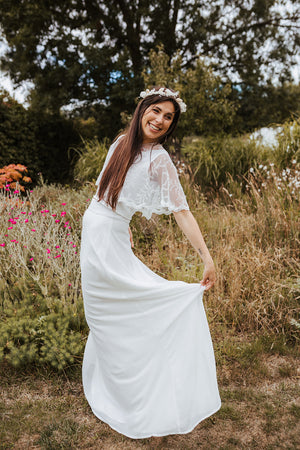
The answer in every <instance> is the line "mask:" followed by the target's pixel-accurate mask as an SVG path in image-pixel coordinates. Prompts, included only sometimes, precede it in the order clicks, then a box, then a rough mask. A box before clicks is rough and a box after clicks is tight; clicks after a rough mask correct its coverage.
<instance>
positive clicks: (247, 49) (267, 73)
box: [0, 0, 300, 132]
mask: <svg viewBox="0 0 300 450" xmlns="http://www.w3.org/2000/svg"><path fill="white" fill-rule="evenodd" d="M0 10H1V28H2V31H3V34H4V36H5V38H6V40H7V42H8V45H9V51H8V52H7V54H6V55H5V57H4V58H3V68H5V69H6V70H7V71H8V72H9V73H10V75H11V76H12V78H13V79H14V81H15V82H17V83H18V82H21V81H22V80H31V81H33V82H34V84H35V90H34V91H33V93H32V98H31V101H32V105H34V106H35V107H36V108H40V109H45V110H50V111H56V112H57V111H58V109H59V108H60V107H61V106H63V105H68V104H70V103H72V102H73V103H76V102H78V101H80V102H82V103H81V105H82V106H85V105H87V104H88V106H89V107H91V106H93V107H94V108H96V110H97V111H96V112H97V113H98V117H99V118H101V119H102V118H103V117H104V116H103V113H105V114H106V113H107V112H108V113H109V114H114V113H115V112H117V113H119V112H120V109H121V106H122V109H123V110H126V109H128V110H130V109H132V107H133V105H134V102H133V98H134V96H135V95H136V93H137V92H138V91H139V89H140V87H142V86H141V84H142V80H141V73H142V70H143V68H144V67H145V65H146V64H147V61H148V56H147V55H148V54H149V51H150V49H151V48H154V47H156V46H157V45H160V44H163V46H164V49H165V52H166V53H167V55H168V56H169V57H170V58H171V57H174V55H176V54H177V52H179V54H180V56H181V61H182V64H183V65H184V66H185V67H186V68H190V67H191V66H192V65H193V63H194V62H195V61H198V58H199V55H201V56H202V57H207V58H209V60H210V61H212V62H213V64H214V69H215V70H217V71H218V72H219V74H220V75H221V76H222V80H223V81H225V82H226V81H228V80H232V81H234V82H237V83H240V84H241V89H242V90H243V89H244V88H245V89H246V88H248V87H249V86H251V87H254V88H256V87H257V86H259V85H261V84H262V83H264V82H265V81H266V79H270V78H272V76H273V75H274V73H277V72H280V76H279V81H283V80H285V79H289V77H290V69H291V67H292V65H293V64H294V63H296V59H295V53H296V52H295V49H296V48H297V46H298V45H299V40H300V39H299V34H298V28H297V27H299V16H300V12H299V4H298V2H297V0H290V1H289V2H286V1H284V0H249V1H245V2H241V1H239V0H213V1H211V2H207V1H205V0H196V1H195V0H187V1H183V0H166V1H164V2H161V1H159V0H153V1H151V2H150V1H149V0H139V1H129V0H116V1H113V2H111V1H108V0H103V1H99V0H65V1H64V2H61V1H58V0H52V1H49V0H43V1H40V0H26V1H24V0H15V1H14V2H11V1H10V0H0ZM97 108H98V109H97ZM103 108H104V109H103ZM115 122H116V121H115ZM112 126H113V128H115V129H114V130H113V131H114V132H115V131H116V129H117V127H119V126H120V122H116V123H114V124H113V125H112Z"/></svg>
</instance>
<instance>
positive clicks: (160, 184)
mask: <svg viewBox="0 0 300 450" xmlns="http://www.w3.org/2000/svg"><path fill="white" fill-rule="evenodd" d="M119 139H120V138H119ZM117 144H118V140H117V141H115V142H114V143H113V144H112V145H111V147H110V149H109V151H108V154H107V157H106V160H105V163H104V166H103V169H102V171H101V173H100V175H99V177H98V179H97V181H96V185H97V186H98V185H99V183H100V180H101V176H102V174H103V172H104V170H105V168H106V166H107V164H108V161H109V159H110V158H111V156H112V154H113V152H114V150H115V148H116V147H117ZM94 199H96V200H98V190H97V193H96V195H95V196H94ZM105 200H106V199H105V196H104V199H102V200H101V203H104V204H105V205H106V206H108V205H107V203H106V201H105ZM108 207H109V206H108ZM188 209H189V206H188V204H187V201H186V197H185V194H184V192H183V189H182V186H181V184H180V181H179V178H178V174H177V170H176V167H175V166H174V164H173V162H172V160H171V158H170V156H169V154H168V152H167V151H166V150H165V149H164V148H163V147H162V146H161V145H160V144H157V145H153V144H151V145H149V144H147V145H145V146H144V147H143V148H142V152H141V155H140V156H138V157H137V159H136V161H135V162H134V163H133V164H132V166H131V167H130V168H129V170H128V172H127V174H126V178H125V182H124V185H123V187H122V189H121V192H120V194H119V198H118V203H117V207H116V212H117V213H118V214H120V215H121V216H123V217H126V218H127V219H131V217H132V216H133V214H134V213H135V212H137V211H140V212H141V213H142V214H143V216H145V217H146V218H147V219H150V218H151V215H152V214H153V213H156V214H170V213H171V212H176V211H181V210H188Z"/></svg>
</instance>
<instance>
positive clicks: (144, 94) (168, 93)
mask: <svg viewBox="0 0 300 450" xmlns="http://www.w3.org/2000/svg"><path fill="white" fill-rule="evenodd" d="M149 95H160V96H164V97H172V98H174V100H176V102H177V103H178V105H179V108H180V111H181V112H182V113H183V112H186V104H185V103H184V101H183V100H182V99H181V98H179V92H178V91H176V92H174V91H171V89H168V88H159V89H158V90H156V89H151V91H150V90H149V89H146V90H145V91H142V92H141V93H140V97H141V98H145V97H148V96H149Z"/></svg>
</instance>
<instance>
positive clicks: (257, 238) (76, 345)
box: [0, 163, 300, 369]
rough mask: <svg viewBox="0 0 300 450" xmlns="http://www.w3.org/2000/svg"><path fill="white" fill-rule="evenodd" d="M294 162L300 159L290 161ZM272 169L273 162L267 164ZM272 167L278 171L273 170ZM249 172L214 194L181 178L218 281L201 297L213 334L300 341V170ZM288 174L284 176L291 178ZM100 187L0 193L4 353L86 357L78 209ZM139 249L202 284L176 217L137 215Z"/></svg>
mask: <svg viewBox="0 0 300 450" xmlns="http://www.w3.org/2000/svg"><path fill="white" fill-rule="evenodd" d="M293 164H294V163H293ZM271 167H272V166H271ZM272 170H273V169H272ZM272 170H266V169H265V167H263V168H262V169H261V170H259V169H257V170H252V171H251V172H250V173H249V176H248V178H247V179H245V180H244V185H245V186H246V187H245V189H246V190H245V191H243V186H240V184H238V183H237V182H236V181H232V182H231V184H230V183H228V185H227V188H226V189H225V188H224V189H223V190H219V191H218V192H217V193H215V194H214V200H213V201H212V200H211V199H212V194H211V193H210V201H208V200H207V199H206V197H205V195H204V193H203V192H202V191H201V189H200V187H198V186H197V185H195V184H194V183H192V182H191V180H190V179H189V176H188V175H187V174H185V175H183V176H182V183H183V185H184V190H185V192H186V195H187V199H188V202H189V205H190V208H191V210H192V211H193V213H194V215H195V217H196V219H197V221H198V223H199V225H200V228H201V230H202V232H203V234H204V237H205V240H206V242H207V244H208V247H209V248H210V250H211V253H212V256H213V258H214V261H215V264H216V268H217V274H218V279H217V283H216V285H215V286H214V288H213V289H212V290H211V291H209V292H208V293H206V295H205V304H206V308H207V312H208V316H209V319H210V324H211V326H212V328H213V330H214V333H218V332H220V334H221V335H222V333H224V330H225V333H226V332H227V331H228V330H229V331H230V332H234V333H247V334H248V333H250V334H251V333H253V334H255V335H260V336H272V337H274V336H276V335H277V336H281V337H282V338H283V339H284V341H285V342H293V343H295V342H296V341H298V340H299V329H300V320H299V298H300V295H299V294H300V277H299V273H300V271H299V269H300V262H299V240H300V239H299V231H300V226H299V225H300V223H299V217H300V214H299V213H300V209H299V200H300V198H299V193H300V189H299V187H300V183H299V181H300V180H299V179H298V177H299V170H298V169H297V167H296V165H295V164H294V166H293V167H292V168H290V169H288V171H287V170H285V172H284V174H283V173H282V172H281V173H280V174H279V173H276V172H275V170H273V171H272ZM287 174H288V176H287ZM93 192H94V186H92V185H86V186H85V187H82V188H81V189H79V190H75V189H71V188H67V187H65V188H62V187H55V186H45V185H41V186H39V187H37V188H35V189H34V190H33V192H32V193H30V195H29V196H28V197H22V196H21V195H20V194H11V195H8V193H7V192H6V191H4V192H3V191H2V193H0V210H1V214H0V232H1V235H0V275H1V277H0V315H1V322H0V359H6V360H8V361H10V362H11V363H12V364H14V365H16V366H18V365H22V364H27V363H29V362H39V363H43V362H46V363H47V364H48V363H49V364H51V365H53V366H54V367H58V368H60V369H62V368H64V367H65V366H66V365H68V364H70V363H72V361H74V360H80V358H81V354H82V350H83V346H84V339H85V335H86V333H87V327H86V324H85V320H84V314H83V307H82V295H81V287H80V267H79V247H80V232H81V219H82V215H83V213H84V211H85V209H86V207H87V205H88V202H89V198H91V196H92V194H93ZM132 230H133V234H134V240H135V250H134V251H135V253H136V254H137V256H138V257H139V258H140V259H141V260H142V261H144V262H145V263H146V264H147V265H148V266H149V267H150V268H151V269H152V270H154V271H155V272H157V273H158V274H160V275H162V276H163V277H165V278H168V279H181V280H184V281H187V282H199V281H200V280H201V277H202V271H203V265H202V263H201V261H200V259H199V257H198V256H197V254H196V252H194V250H193V248H192V247H191V245H190V244H189V242H188V241H187V239H186V238H185V237H184V236H183V235H182V233H181V231H180V230H179V228H178V227H177V225H176V223H175V220H174V218H173V217H172V216H155V217H153V218H152V219H151V220H150V221H146V220H145V219H144V218H142V217H140V215H136V216H135V217H134V219H133V221H132Z"/></svg>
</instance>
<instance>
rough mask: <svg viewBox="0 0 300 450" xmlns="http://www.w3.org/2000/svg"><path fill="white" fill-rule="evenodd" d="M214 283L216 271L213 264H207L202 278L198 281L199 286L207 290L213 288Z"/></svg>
mask: <svg viewBox="0 0 300 450" xmlns="http://www.w3.org/2000/svg"><path fill="white" fill-rule="evenodd" d="M215 282H216V270H215V266H214V264H213V263H211V264H208V265H206V266H205V268H204V273H203V278H202V280H201V281H200V284H201V285H202V286H204V287H205V290H208V289H210V288H212V287H213V285H214V284H215Z"/></svg>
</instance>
